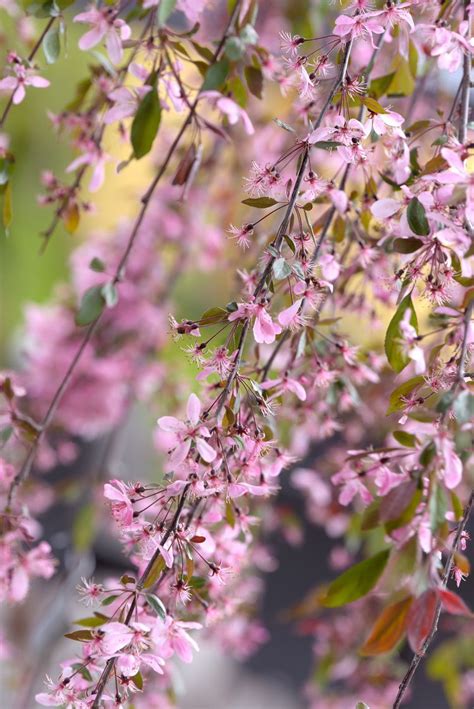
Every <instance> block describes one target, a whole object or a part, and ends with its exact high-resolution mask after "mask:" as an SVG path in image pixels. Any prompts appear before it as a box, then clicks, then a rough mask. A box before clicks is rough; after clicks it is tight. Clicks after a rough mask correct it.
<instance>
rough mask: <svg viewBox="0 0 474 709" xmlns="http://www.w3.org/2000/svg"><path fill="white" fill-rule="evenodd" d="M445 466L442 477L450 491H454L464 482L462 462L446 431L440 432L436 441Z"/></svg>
mask: <svg viewBox="0 0 474 709" xmlns="http://www.w3.org/2000/svg"><path fill="white" fill-rule="evenodd" d="M436 442H437V446H438V450H439V452H440V457H441V461H442V466H443V472H442V477H443V480H444V484H445V485H446V487H447V488H448V490H454V488H456V487H457V486H458V485H459V483H460V482H461V480H462V470H463V468H462V462H461V459H460V458H459V456H458V455H457V453H456V452H455V450H454V443H453V441H452V440H450V439H449V438H448V434H447V433H446V432H445V431H440V432H439V435H438V436H437V439H436Z"/></svg>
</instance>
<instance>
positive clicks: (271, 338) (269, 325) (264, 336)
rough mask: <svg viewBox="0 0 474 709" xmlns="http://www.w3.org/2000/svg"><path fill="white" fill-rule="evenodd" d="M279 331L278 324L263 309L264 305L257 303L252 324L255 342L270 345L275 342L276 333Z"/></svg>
mask: <svg viewBox="0 0 474 709" xmlns="http://www.w3.org/2000/svg"><path fill="white" fill-rule="evenodd" d="M280 333H281V327H280V325H277V324H276V323H274V322H273V320H272V319H271V317H270V315H269V314H268V313H267V311H266V310H265V306H264V305H258V306H257V309H256V312H255V322H254V325H253V336H254V337H255V342H261V343H265V344H267V345H271V343H272V342H275V337H276V335H279V334H280Z"/></svg>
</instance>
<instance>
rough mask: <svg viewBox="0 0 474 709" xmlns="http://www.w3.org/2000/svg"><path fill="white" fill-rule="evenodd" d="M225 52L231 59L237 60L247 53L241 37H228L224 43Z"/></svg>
mask: <svg viewBox="0 0 474 709" xmlns="http://www.w3.org/2000/svg"><path fill="white" fill-rule="evenodd" d="M224 54H225V55H226V57H229V59H230V60H231V61H234V62H237V61H239V59H242V57H243V56H244V54H245V44H244V43H243V42H242V40H241V39H239V37H228V38H227V40H226V43H225V45H224Z"/></svg>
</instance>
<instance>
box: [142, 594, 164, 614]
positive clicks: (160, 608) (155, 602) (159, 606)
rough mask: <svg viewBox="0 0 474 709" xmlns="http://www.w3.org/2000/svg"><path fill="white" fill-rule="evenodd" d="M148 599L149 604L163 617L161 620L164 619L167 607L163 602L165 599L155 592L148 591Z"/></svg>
mask: <svg viewBox="0 0 474 709" xmlns="http://www.w3.org/2000/svg"><path fill="white" fill-rule="evenodd" d="M146 600H147V603H148V605H149V606H150V608H152V609H153V611H154V612H155V613H156V615H157V616H158V617H159V618H161V620H164V619H165V618H166V608H165V606H164V604H163V601H161V600H160V599H159V598H158V596H155V594H154V593H147V594H146Z"/></svg>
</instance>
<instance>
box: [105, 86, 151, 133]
mask: <svg viewBox="0 0 474 709" xmlns="http://www.w3.org/2000/svg"><path fill="white" fill-rule="evenodd" d="M149 91H151V86H139V87H137V88H134V89H130V88H127V87H126V86H119V87H118V88H117V89H114V90H113V91H111V92H110V93H109V94H108V98H109V99H110V100H111V101H113V102H114V105H113V106H112V108H109V110H108V111H107V113H106V114H105V116H104V123H107V124H110V123H114V122H115V121H123V119H124V118H130V116H134V115H135V113H136V111H137V108H138V104H139V103H140V100H141V99H142V98H143V97H144V96H145V95H146V94H147V93H148V92H149Z"/></svg>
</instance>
